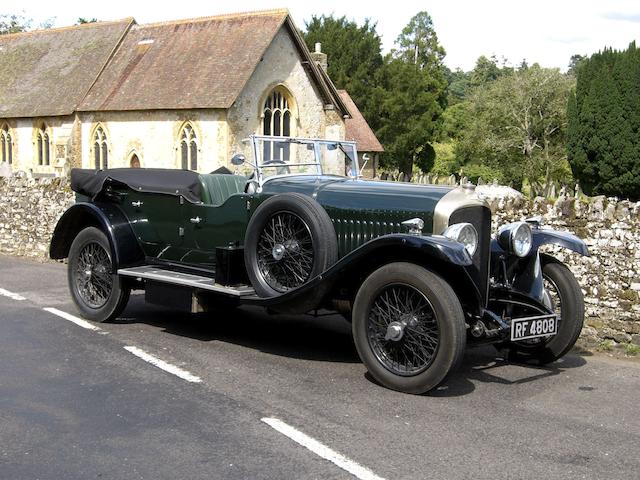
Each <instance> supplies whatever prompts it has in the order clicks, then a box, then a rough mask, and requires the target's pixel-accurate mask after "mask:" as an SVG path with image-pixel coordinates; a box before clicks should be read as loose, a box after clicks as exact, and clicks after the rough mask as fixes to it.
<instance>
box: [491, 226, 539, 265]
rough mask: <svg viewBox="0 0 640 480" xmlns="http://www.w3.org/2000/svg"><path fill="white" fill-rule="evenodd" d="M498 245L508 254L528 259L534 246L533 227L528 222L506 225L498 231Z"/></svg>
mask: <svg viewBox="0 0 640 480" xmlns="http://www.w3.org/2000/svg"><path fill="white" fill-rule="evenodd" d="M498 244H499V245H500V246H501V247H502V248H503V249H504V250H506V251H507V252H511V253H513V254H515V255H517V256H518V257H526V256H527V255H529V252H530V251H531V247H532V246H533V236H532V234H531V226H530V225H529V224H528V223H527V222H516V223H510V224H509V225H505V226H504V227H502V228H500V230H499V231H498Z"/></svg>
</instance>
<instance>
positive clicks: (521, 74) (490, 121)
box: [456, 64, 573, 187]
mask: <svg viewBox="0 0 640 480" xmlns="http://www.w3.org/2000/svg"><path fill="white" fill-rule="evenodd" d="M571 88H573V79H572V77H570V76H567V75H564V74H562V73H560V71H559V70H558V69H547V68H541V67H540V66H539V65H537V64H534V65H532V66H531V67H528V68H527V69H520V70H517V71H514V72H511V73H509V74H503V75H502V76H501V77H500V78H498V79H496V80H494V81H492V82H491V83H489V84H488V85H487V86H486V87H484V88H478V89H476V90H475V91H474V93H473V94H472V97H471V98H470V99H469V111H468V117H467V119H468V124H467V126H466V129H465V130H464V132H463V134H462V137H461V139H460V142H459V143H458V145H457V149H456V153H457V155H458V156H459V157H460V158H461V159H462V160H463V161H464V163H465V164H482V165H485V166H487V167H491V168H493V169H496V170H499V171H501V172H502V174H503V178H504V180H505V181H507V182H512V183H514V184H515V185H516V186H518V187H520V186H521V185H522V182H523V180H524V179H525V178H526V179H528V180H529V181H530V182H531V183H535V182H538V181H541V180H543V179H544V180H546V183H548V182H549V180H551V179H556V180H567V178H566V177H567V174H568V173H569V171H568V168H567V164H566V156H565V150H564V140H565V135H566V126H567V119H566V105H567V100H568V98H569V92H570V91H571Z"/></svg>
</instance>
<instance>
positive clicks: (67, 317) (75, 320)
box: [43, 308, 102, 332]
mask: <svg viewBox="0 0 640 480" xmlns="http://www.w3.org/2000/svg"><path fill="white" fill-rule="evenodd" d="M43 310H45V311H46V312H49V313H53V314H54V315H57V316H59V317H60V318H64V319H65V320H69V321H70V322H72V323H75V324H76V325H78V326H79V327H82V328H86V329H87V330H94V331H96V332H102V329H101V328H98V327H96V326H95V325H93V324H91V323H89V322H87V321H86V320H83V319H81V318H78V317H76V316H74V315H71V314H70V313H67V312H63V311H62V310H58V309H57V308H43Z"/></svg>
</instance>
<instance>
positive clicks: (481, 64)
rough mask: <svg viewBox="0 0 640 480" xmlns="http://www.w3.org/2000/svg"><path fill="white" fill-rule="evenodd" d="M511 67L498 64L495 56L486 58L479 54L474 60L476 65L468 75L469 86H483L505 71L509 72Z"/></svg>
mask: <svg viewBox="0 0 640 480" xmlns="http://www.w3.org/2000/svg"><path fill="white" fill-rule="evenodd" d="M511 71H512V69H510V68H508V67H505V66H503V67H502V68H501V67H499V66H498V59H497V58H496V57H495V56H492V57H491V58H487V57H485V56H484V55H480V56H479V57H478V60H476V65H475V67H473V70H471V74H470V75H469V84H470V86H471V87H482V86H485V85H487V84H489V83H491V82H493V81H495V80H497V79H498V78H500V77H501V76H503V75H504V74H506V73H511Z"/></svg>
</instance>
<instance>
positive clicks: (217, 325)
mask: <svg viewBox="0 0 640 480" xmlns="http://www.w3.org/2000/svg"><path fill="white" fill-rule="evenodd" d="M141 300H142V299H132V301H131V302H130V305H129V306H127V309H126V310H125V312H124V314H123V317H121V318H118V319H117V320H115V321H114V322H113V323H145V324H148V325H152V326H154V327H157V328H162V329H163V330H164V331H165V332H167V333H170V334H172V335H179V336H182V337H188V338H192V339H196V340H200V341H203V342H212V341H221V342H228V343H233V344H236V345H241V346H243V347H248V348H253V349H256V350H260V351H263V352H265V353H270V354H273V355H279V356H284V357H292V358H299V359H302V360H316V361H325V362H343V363H359V362H360V359H359V357H358V354H357V352H356V349H355V346H354V344H353V340H352V337H351V326H350V325H349V323H348V322H347V321H346V320H345V319H344V318H342V317H341V316H339V315H330V316H322V317H313V316H310V315H269V314H267V313H266V312H265V311H264V309H261V308H255V307H242V308H238V309H227V310H214V311H211V312H207V313H202V314H189V313H184V312H175V311H170V310H166V309H160V308H155V307H152V306H149V305H147V304H145V303H144V302H142V301H141Z"/></svg>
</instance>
